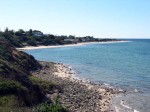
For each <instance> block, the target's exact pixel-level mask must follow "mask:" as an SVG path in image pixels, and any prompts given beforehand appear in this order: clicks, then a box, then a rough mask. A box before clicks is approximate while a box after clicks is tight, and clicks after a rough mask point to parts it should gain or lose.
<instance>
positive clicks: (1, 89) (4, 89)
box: [0, 80, 28, 95]
mask: <svg viewBox="0 0 150 112" xmlns="http://www.w3.org/2000/svg"><path fill="white" fill-rule="evenodd" d="M25 91H28V89H27V88H26V87H24V86H22V85H21V84H20V83H19V82H16V81H13V80H1V81H0V94H1V95H7V94H21V93H23V92H25Z"/></svg>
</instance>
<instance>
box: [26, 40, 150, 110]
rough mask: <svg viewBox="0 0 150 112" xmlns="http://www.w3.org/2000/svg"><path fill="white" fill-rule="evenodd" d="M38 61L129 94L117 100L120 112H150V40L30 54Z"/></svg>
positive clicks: (29, 51)
mask: <svg viewBox="0 0 150 112" xmlns="http://www.w3.org/2000/svg"><path fill="white" fill-rule="evenodd" d="M26 52H27V53H29V54H31V55H33V56H34V57H35V58H36V59H37V60H44V61H50V62H51V61H52V62H59V63H64V64H68V65H71V67H72V68H73V70H75V72H76V74H77V75H78V77H80V78H85V79H88V80H90V81H93V82H95V83H103V84H106V85H110V86H114V87H120V88H122V89H125V90H126V91H127V93H126V94H122V95H118V96H117V97H116V98H115V100H113V106H114V107H115V109H116V111H118V112H150V40H149V39H139V40H138V39H134V40H129V42H121V43H103V44H99V43H97V44H88V45H83V46H72V47H61V48H48V49H36V50H28V51H26Z"/></svg>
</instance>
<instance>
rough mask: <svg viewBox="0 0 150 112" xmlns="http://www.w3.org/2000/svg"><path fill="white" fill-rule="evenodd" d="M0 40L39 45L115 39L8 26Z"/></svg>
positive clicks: (18, 44)
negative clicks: (45, 32) (13, 28)
mask: <svg viewBox="0 0 150 112" xmlns="http://www.w3.org/2000/svg"><path fill="white" fill-rule="evenodd" d="M0 40H5V41H8V42H10V43H11V44H12V45H13V46H15V47H24V46H37V45H64V44H76V43H80V42H100V41H114V40H115V39H98V38H94V37H93V36H85V37H76V36H74V35H69V36H66V35H60V36H58V35H53V34H43V32H41V31H39V30H32V29H29V30H28V31H25V30H23V29H19V30H18V31H14V30H9V29H8V28H6V29H5V30H4V31H0Z"/></svg>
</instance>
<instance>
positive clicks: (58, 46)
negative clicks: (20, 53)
mask: <svg viewBox="0 0 150 112" xmlns="http://www.w3.org/2000/svg"><path fill="white" fill-rule="evenodd" d="M120 42H129V41H107V42H83V43H77V44H68V45H67V44H66V45H52V46H25V47H23V48H16V49H17V50H35V49H46V48H61V47H72V46H83V45H88V44H110V43H120Z"/></svg>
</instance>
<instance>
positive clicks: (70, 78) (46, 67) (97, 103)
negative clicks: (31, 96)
mask: <svg viewBox="0 0 150 112" xmlns="http://www.w3.org/2000/svg"><path fill="white" fill-rule="evenodd" d="M40 64H41V65H42V66H43V68H42V69H41V70H38V71H36V72H33V75H34V76H37V77H39V78H42V79H44V80H48V81H51V82H54V83H56V84H59V85H61V86H62V91H63V92H60V93H57V94H59V95H60V97H61V104H62V105H63V106H64V107H65V108H67V109H69V110H71V112H85V111H86V112H101V111H102V112H110V111H111V112H112V111H113V112H115V110H114V109H112V108H111V106H112V97H113V96H114V95H116V94H118V93H120V91H119V90H118V89H117V88H109V87H106V86H105V85H99V84H94V83H91V82H87V81H83V80H82V79H78V78H76V77H75V73H74V72H73V70H72V69H71V68H70V67H69V66H67V65H64V64H61V63H54V62H44V61H40ZM47 96H48V97H52V96H53V95H51V94H48V95H47Z"/></svg>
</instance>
